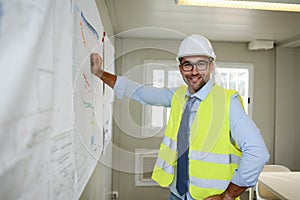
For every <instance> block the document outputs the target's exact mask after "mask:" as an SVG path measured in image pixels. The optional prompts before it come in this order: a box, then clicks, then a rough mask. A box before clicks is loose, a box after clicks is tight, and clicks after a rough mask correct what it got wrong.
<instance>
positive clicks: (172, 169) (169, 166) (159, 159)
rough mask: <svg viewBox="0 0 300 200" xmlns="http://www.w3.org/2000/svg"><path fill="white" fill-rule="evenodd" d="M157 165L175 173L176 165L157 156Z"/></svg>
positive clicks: (170, 172) (167, 171) (169, 172)
mask: <svg viewBox="0 0 300 200" xmlns="http://www.w3.org/2000/svg"><path fill="white" fill-rule="evenodd" d="M156 165H157V166H158V167H160V168H162V169H163V170H164V171H165V172H166V173H168V174H174V167H173V166H171V165H169V164H168V163H166V162H165V161H164V160H162V159H161V158H157V160H156Z"/></svg>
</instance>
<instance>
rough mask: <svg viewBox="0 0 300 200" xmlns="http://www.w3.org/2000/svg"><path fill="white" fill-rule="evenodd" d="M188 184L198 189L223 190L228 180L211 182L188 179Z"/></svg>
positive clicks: (194, 178)
mask: <svg viewBox="0 0 300 200" xmlns="http://www.w3.org/2000/svg"><path fill="white" fill-rule="evenodd" d="M190 182H191V184H193V185H194V186H197V187H200V188H214V189H218V190H225V189H226V188H227V186H228V184H229V183H230V181H229V180H213V179H203V178H196V177H192V176H191V177H190Z"/></svg>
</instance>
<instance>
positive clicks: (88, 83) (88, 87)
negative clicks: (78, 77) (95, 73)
mask: <svg viewBox="0 0 300 200" xmlns="http://www.w3.org/2000/svg"><path fill="white" fill-rule="evenodd" d="M82 74H83V79H84V83H85V85H84V87H85V89H86V90H87V91H88V92H89V93H91V92H92V88H91V84H90V82H89V80H88V79H87V75H86V73H84V72H83V73H82Z"/></svg>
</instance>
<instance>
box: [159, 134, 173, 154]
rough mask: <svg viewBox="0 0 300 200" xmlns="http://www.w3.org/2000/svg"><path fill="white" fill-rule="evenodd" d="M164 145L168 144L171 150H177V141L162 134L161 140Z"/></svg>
mask: <svg viewBox="0 0 300 200" xmlns="http://www.w3.org/2000/svg"><path fill="white" fill-rule="evenodd" d="M161 143H163V144H164V145H166V146H168V147H169V148H170V149H172V150H173V151H177V142H176V141H174V140H172V139H171V138H169V137H167V136H164V138H163V140H162V142H161Z"/></svg>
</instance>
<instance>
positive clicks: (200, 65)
mask: <svg viewBox="0 0 300 200" xmlns="http://www.w3.org/2000/svg"><path fill="white" fill-rule="evenodd" d="M210 63H211V61H209V62H207V61H202V60H201V61H198V62H196V63H190V62H184V63H181V64H180V66H181V67H182V69H183V71H186V72H189V71H192V70H193V68H194V67H197V69H198V70H200V71H203V70H206V69H207V67H208V65H209V64H210Z"/></svg>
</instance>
